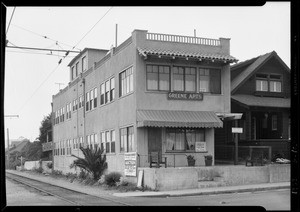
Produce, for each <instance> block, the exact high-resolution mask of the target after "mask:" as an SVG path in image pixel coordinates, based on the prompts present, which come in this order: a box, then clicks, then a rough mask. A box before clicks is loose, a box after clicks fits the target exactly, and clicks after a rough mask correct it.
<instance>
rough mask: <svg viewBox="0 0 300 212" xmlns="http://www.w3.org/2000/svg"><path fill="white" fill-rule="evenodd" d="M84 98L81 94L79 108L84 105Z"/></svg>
mask: <svg viewBox="0 0 300 212" xmlns="http://www.w3.org/2000/svg"><path fill="white" fill-rule="evenodd" d="M82 99H83V98H82V96H80V97H79V106H78V109H80V108H81V107H83V105H82V104H83V102H82V101H83V100H82Z"/></svg>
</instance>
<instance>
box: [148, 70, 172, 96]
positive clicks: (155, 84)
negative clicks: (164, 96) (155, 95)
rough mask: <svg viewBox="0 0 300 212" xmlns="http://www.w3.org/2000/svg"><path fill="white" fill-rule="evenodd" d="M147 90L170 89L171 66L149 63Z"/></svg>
mask: <svg viewBox="0 0 300 212" xmlns="http://www.w3.org/2000/svg"><path fill="white" fill-rule="evenodd" d="M146 72H147V90H160V91H168V90H170V67H169V66H158V65H147V67H146Z"/></svg>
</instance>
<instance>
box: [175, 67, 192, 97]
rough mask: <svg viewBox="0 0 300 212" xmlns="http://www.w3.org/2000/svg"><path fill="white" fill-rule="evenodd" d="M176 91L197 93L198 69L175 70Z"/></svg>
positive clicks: (183, 68) (184, 68)
mask: <svg viewBox="0 0 300 212" xmlns="http://www.w3.org/2000/svg"><path fill="white" fill-rule="evenodd" d="M173 82H174V91H183V92H196V68H193V67H176V66H175V67H174V68H173Z"/></svg>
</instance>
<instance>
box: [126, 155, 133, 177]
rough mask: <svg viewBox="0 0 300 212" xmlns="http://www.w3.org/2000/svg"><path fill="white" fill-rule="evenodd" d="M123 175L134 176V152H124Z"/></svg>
mask: <svg viewBox="0 0 300 212" xmlns="http://www.w3.org/2000/svg"><path fill="white" fill-rule="evenodd" d="M124 160H125V169H124V174H125V176H133V177H136V152H127V153H125V154H124Z"/></svg>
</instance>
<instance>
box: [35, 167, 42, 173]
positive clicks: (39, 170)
mask: <svg viewBox="0 0 300 212" xmlns="http://www.w3.org/2000/svg"><path fill="white" fill-rule="evenodd" d="M33 171H35V172H37V173H43V171H44V170H43V168H42V167H41V166H40V167H39V168H34V169H33Z"/></svg>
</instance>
